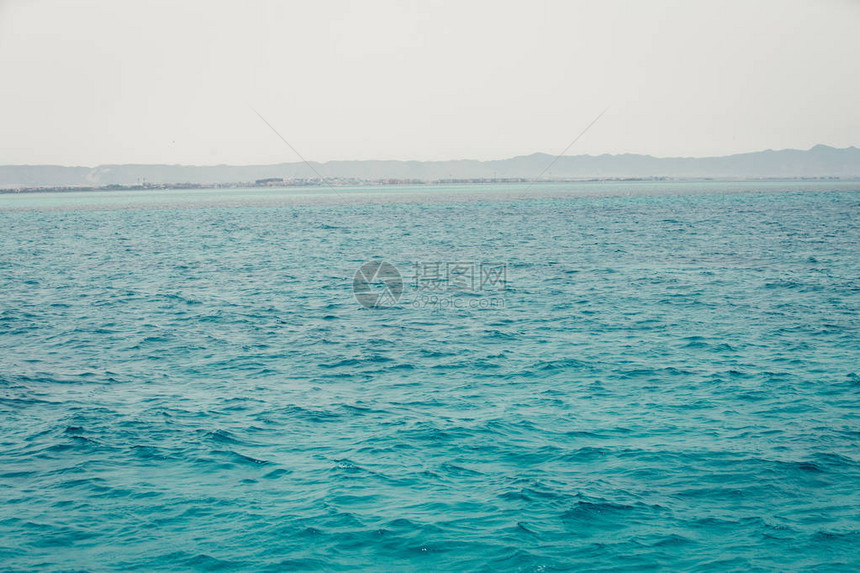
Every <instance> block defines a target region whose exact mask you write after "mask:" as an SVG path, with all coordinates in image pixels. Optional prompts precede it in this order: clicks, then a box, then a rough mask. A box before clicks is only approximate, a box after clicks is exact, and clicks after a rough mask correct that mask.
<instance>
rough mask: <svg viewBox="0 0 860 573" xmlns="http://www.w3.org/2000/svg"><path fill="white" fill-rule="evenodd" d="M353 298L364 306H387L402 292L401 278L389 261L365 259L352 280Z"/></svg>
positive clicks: (396, 299)
mask: <svg viewBox="0 0 860 573" xmlns="http://www.w3.org/2000/svg"><path fill="white" fill-rule="evenodd" d="M352 292H353V293H354V294H355V300H357V301H358V303H359V304H360V305H361V306H363V307H366V308H388V307H392V306H394V305H396V304H397V301H399V300H400V295H402V294H403V279H402V278H401V277H400V272H399V271H398V270H397V268H396V267H395V266H394V265H392V264H391V263H386V262H385V261H383V260H375V261H367V262H366V263H364V264H363V265H361V267H359V269H358V270H357V271H355V278H354V279H353V281H352Z"/></svg>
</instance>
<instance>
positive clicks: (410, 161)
mask: <svg viewBox="0 0 860 573" xmlns="http://www.w3.org/2000/svg"><path fill="white" fill-rule="evenodd" d="M817 148H826V149H832V150H835V151H846V150H850V149H858V147H857V146H855V145H849V146H848V147H835V146H833V145H828V144H825V143H816V144H815V145H813V146H812V147H810V148H809V149H799V148H796V147H785V148H782V149H773V148H767V149H758V150H754V151H739V152H735V153H728V154H725V155H651V154H649V153H636V152H629V151H626V152H623V153H599V154H591V153H578V154H575V155H555V154H552V153H547V152H545V151H535V152H533V153H528V154H524V155H512V156H510V157H501V158H496V159H471V158H467V157H460V158H453V159H328V160H326V161H318V160H313V159H312V160H308V161H307V162H304V161H303V160H301V159H298V160H296V161H281V162H277V163H99V164H97V165H67V164H62V163H4V164H0V167H67V168H70V169H71V168H76V167H79V168H86V169H96V168H99V167H113V166H117V167H126V166H132V165H134V166H160V165H163V166H169V167H257V166H271V165H289V164H293V163H302V164H303V163H316V164H317V165H327V164H329V163H362V162H366V163H370V162H394V163H448V162H452V161H470V162H475V163H491V162H493V161H510V160H511V159H519V158H522V157H533V156H535V155H545V156H547V157H559V158H561V157H606V156H609V157H622V156H626V155H634V156H639V157H651V158H653V159H714V158H723V157H735V156H738V155H749V154H752V153H768V152H782V151H800V152H807V151H813V150H815V149H817Z"/></svg>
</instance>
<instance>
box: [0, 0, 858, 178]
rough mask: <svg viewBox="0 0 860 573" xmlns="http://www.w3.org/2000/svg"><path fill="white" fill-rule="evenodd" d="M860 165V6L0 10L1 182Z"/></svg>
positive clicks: (625, 2)
mask: <svg viewBox="0 0 860 573" xmlns="http://www.w3.org/2000/svg"><path fill="white" fill-rule="evenodd" d="M607 106H609V111H608V112H607V113H606V115H605V116H603V118H602V119H601V120H600V121H598V122H597V123H596V124H595V125H594V127H592V128H591V130H590V131H589V132H588V133H587V134H586V135H585V136H584V137H583V138H582V139H581V140H580V141H579V142H578V143H577V144H576V145H574V146H573V147H572V148H571V149H570V151H569V152H568V154H569V155H577V154H580V153H589V154H601V153H647V154H652V155H657V156H678V155H683V156H705V155H723V154H729V153H736V152H744V151H757V150H761V149H768V148H772V149H783V148H801V149H806V148H809V147H811V146H813V145H815V144H818V143H824V144H828V145H833V146H836V147H847V146H851V145H855V146H860V1H858V0H814V1H813V0H805V1H800V0H778V1H777V0H773V1H769V2H763V1H756V0H743V1H724V2H717V1H710V2H700V1H683V2H682V1H671V2H670V1H655V2H645V1H642V0H618V1H611V0H610V1H605V0H604V1H582V2H576V1H547V2H538V1H534V0H533V1H522V2H506V1H498V0H497V1H492V2H491V1H486V2H481V1H470V0H460V1H450V2H447V1H432V0H425V1H422V2H411V1H397V2H395V1H391V2H382V1H360V2H359V1H354V2H349V1H341V0H338V1H293V2H254V1H238V0H237V1H234V2H223V1H212V0H210V1H205V2H202V1H201V2H193V1H186V2H153V1H139V2H123V1H116V0H114V1H104V2H71V1H65V2H59V1H39V0H27V1H24V0H20V1H3V0H0V164H21V163H24V164H37V163H56V164H62V165H87V166H94V165H98V164H107V163H186V164H219V163H229V164H250V163H279V162H285V161H290V162H292V161H298V158H297V157H296V156H295V154H294V153H293V152H292V151H291V150H290V149H289V148H288V147H287V146H286V145H284V143H283V142H282V141H280V140H279V139H278V138H277V136H276V135H275V134H273V133H272V132H271V131H270V130H269V128H268V127H267V126H266V125H265V124H264V123H263V122H262V121H261V120H260V119H259V118H258V117H257V116H256V115H255V114H254V112H253V111H252V107H253V108H256V109H257V110H258V111H259V112H260V113H261V114H262V115H263V116H264V117H266V119H267V120H268V121H269V122H270V123H272V124H273V125H274V126H275V127H276V128H277V129H278V131H280V133H281V134H282V135H283V136H284V137H285V138H286V139H287V140H288V141H289V142H290V143H291V144H292V145H293V146H294V147H295V148H296V149H298V151H299V152H300V153H301V154H302V155H303V156H304V157H305V158H306V159H308V160H317V161H328V160H332V159H420V160H431V159H459V158H471V159H499V158H506V157H511V156H515V155H524V154H530V153H534V152H536V151H542V152H546V153H552V154H556V153H560V152H561V151H562V150H563V149H564V148H565V147H566V146H567V144H568V143H570V141H571V140H572V139H573V138H574V137H575V136H576V135H577V133H579V132H580V131H581V130H582V128H583V127H585V126H586V125H587V124H588V123H589V122H590V121H591V120H593V119H594V117H595V116H597V115H598V114H599V113H600V112H601V111H602V110H603V109H605V108H606V107H607Z"/></svg>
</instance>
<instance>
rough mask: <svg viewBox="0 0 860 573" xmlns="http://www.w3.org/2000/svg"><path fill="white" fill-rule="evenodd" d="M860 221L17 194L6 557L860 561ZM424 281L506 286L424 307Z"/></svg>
mask: <svg viewBox="0 0 860 573" xmlns="http://www.w3.org/2000/svg"><path fill="white" fill-rule="evenodd" d="M858 221H860V184H858V183H850V182H819V183H791V182H767V183H638V184H637V183H616V184H577V185H572V184H565V185H538V186H535V187H534V188H532V189H528V190H527V189H526V188H525V187H505V188H494V187H489V186H487V187H446V188H362V189H351V190H338V191H334V192H333V191H331V190H323V189H317V190H314V189H304V190H218V191H212V190H209V191H163V192H140V193H138V192H114V193H94V192H93V193H66V194H28V195H0V247H2V248H0V289H2V291H0V292H2V302H0V411H2V416H0V451H2V465H0V569H2V570H4V571H16V570H38V571H126V570H130V569H143V570H165V571H189V570H201V571H208V570H241V571H264V570H271V571H279V570H289V569H299V570H342V571H350V570H355V569H365V570H402V571H410V570H487V571H490V570H522V571H560V570H574V571H575V570H582V569H594V570H606V571H629V570H636V569H670V570H679V569H683V570H744V571H746V570H763V571H768V570H779V571H784V570H810V571H813V570H814V571H828V570H834V571H839V570H844V571H856V570H857V569H858V568H860V550H858V547H860V494H858V491H860V446H858V444H860V315H858V310H860V223H858ZM376 258H382V259H385V260H386V261H388V262H390V263H391V264H392V265H394V266H395V267H396V268H397V269H399V270H400V271H401V272H402V274H403V281H404V283H405V287H404V291H403V294H402V298H401V299H400V301H399V302H398V305H397V306H394V307H391V308H380V309H367V308H364V307H363V306H361V305H360V304H358V302H357V301H356V299H355V297H354V296H353V292H352V287H353V276H354V273H355V271H356V269H357V268H358V267H359V266H360V265H361V264H362V263H364V262H366V261H368V260H372V259H376ZM416 262H417V263H421V264H423V263H427V262H443V263H447V262H468V263H474V264H475V265H477V266H478V268H479V267H480V264H483V263H503V264H504V265H505V269H506V279H507V281H506V284H505V286H506V288H505V289H504V290H501V291H493V292H486V291H483V290H482V291H478V290H473V291H465V292H449V291H447V290H445V291H444V292H442V293H440V295H442V298H440V299H439V300H442V301H445V304H434V305H419V304H416V301H420V300H421V298H420V297H421V296H422V292H421V289H420V287H419V286H417V285H416V284H415V283H414V281H413V277H412V273H413V269H414V267H413V265H414V263H416ZM490 297H492V298H493V299H495V300H498V299H501V301H502V303H501V304H495V305H493V306H491V307H482V306H481V305H480V304H472V303H473V302H476V301H477V302H480V301H482V300H487V299H488V298H490ZM454 301H466V303H467V304H464V305H456V304H453V302H454Z"/></svg>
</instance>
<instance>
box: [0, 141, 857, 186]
mask: <svg viewBox="0 0 860 573" xmlns="http://www.w3.org/2000/svg"><path fill="white" fill-rule="evenodd" d="M553 159H554V157H553V156H552V155H548V154H546V153H534V154H532V155H523V156H519V157H513V158H510V159H499V160H493V161H474V160H467V159H463V160H454V161H329V162H326V163H316V162H312V163H311V164H312V165H313V168H314V169H315V170H316V171H317V172H318V173H319V174H321V175H322V176H324V177H326V178H340V179H360V180H384V179H412V180H423V181H438V180H445V179H482V178H483V179H506V178H524V179H529V180H531V179H536V178H538V177H539V176H541V173H543V176H542V178H543V179H570V178H582V179H590V178H639V177H669V178H730V179H750V178H781V177H785V178H806V177H840V178H853V177H860V149H858V148H856V147H847V148H844V149H839V148H835V147H829V146H826V145H816V146H815V147H813V148H812V149H809V150H807V151H803V150H797V149H784V150H779V151H774V150H767V151H757V152H753V153H740V154H737V155H727V156H724V157H652V156H650V155H636V154H629V153H625V154H622V155H597V156H593V155H576V156H564V157H560V158H559V159H558V160H557V161H556V162H555V163H554V164H552V167H551V168H550V169H548V170H547V171H546V172H545V173H544V170H545V169H546V168H547V167H548V166H549V165H550V164H551V163H552V161H553ZM316 177H317V175H316V173H314V171H313V170H312V169H310V168H309V167H308V165H306V164H304V163H301V162H293V163H279V164H275V165H243V166H235V165H203V166H197V165H100V166H98V167H64V166H60V165H6V166H0V188H17V187H63V186H95V187H98V186H106V185H139V184H141V183H146V184H153V185H156V184H180V183H191V184H226V183H242V182H254V181H256V180H260V179H267V178H274V179H285V180H296V179H315V178H316Z"/></svg>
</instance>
